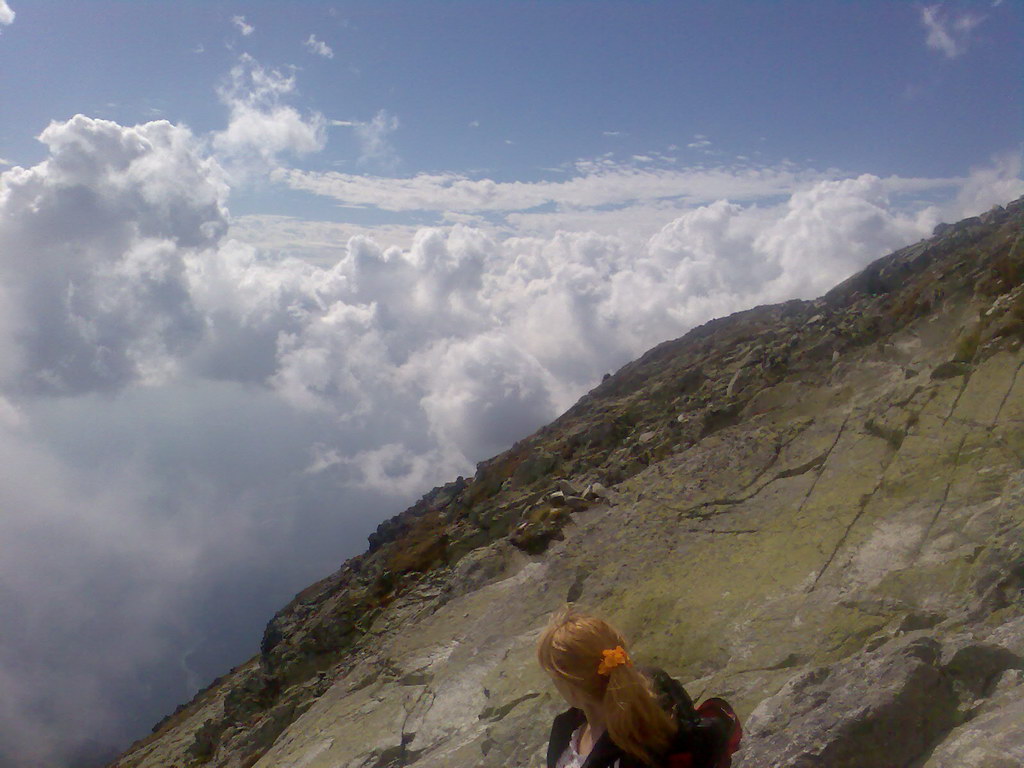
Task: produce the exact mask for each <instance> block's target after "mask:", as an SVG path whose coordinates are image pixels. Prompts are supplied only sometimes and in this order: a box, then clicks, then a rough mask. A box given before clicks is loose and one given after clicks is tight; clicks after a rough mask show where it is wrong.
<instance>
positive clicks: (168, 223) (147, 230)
mask: <svg viewBox="0 0 1024 768" xmlns="http://www.w3.org/2000/svg"><path fill="white" fill-rule="evenodd" d="M39 139H40V141H42V142H43V143H44V144H45V145H46V146H47V147H48V148H49V152H50V156H49V158H48V159H47V160H46V161H45V162H43V163H41V164H39V165H37V166H35V167H33V168H30V169H24V168H14V169H12V170H10V171H8V172H6V173H5V174H3V176H2V177H0V203H2V207H0V211H2V218H0V222H2V223H0V253H2V254H3V257H2V259H0V273H2V274H3V276H4V284H5V291H6V302H7V304H8V307H7V312H8V313H9V314H10V316H11V317H10V319H9V321H8V323H7V324H5V327H3V328H0V338H2V337H6V338H7V339H8V341H7V342H6V343H7V344H10V343H13V342H10V341H9V340H10V339H12V338H15V337H16V338H18V339H20V342H19V344H18V350H17V353H16V354H12V355H10V356H8V357H7V358H6V360H5V366H6V367H5V369H4V370H2V371H0V376H2V378H3V383H4V385H5V386H6V387H14V388H17V389H20V390H25V391H37V390H38V391H47V392H54V393H67V394H74V393H77V392H83V391H89V390H93V389H107V388H115V389H116V388H118V387H120V386H123V385H124V384H125V383H127V382H129V381H132V380H135V379H138V378H159V377H161V376H162V375H163V374H164V373H165V372H166V370H167V368H168V366H171V367H173V360H174V358H175V356H176V355H178V354H180V353H181V352H182V351H183V350H184V349H186V348H187V347H188V346H189V345H190V344H191V343H193V342H194V340H195V339H196V338H197V337H198V336H199V335H200V334H201V332H202V326H203V320H202V318H201V317H200V316H199V315H198V314H197V313H196V311H195V309H194V307H193V306H192V302H191V299H190V297H189V293H188V289H187V286H186V284H185V277H184V269H185V267H184V261H183V258H184V256H185V255H186V254H188V253H191V252H194V251H196V250H201V249H204V248H209V247H212V246H213V245H214V244H215V243H216V242H217V240H218V239H219V238H220V237H221V235H222V234H223V232H224V231H225V230H226V228H227V221H226V218H225V216H226V212H225V210H224V207H223V200H224V197H225V195H226V187H225V186H224V184H223V181H222V179H221V174H220V171H219V168H218V166H217V165H216V163H214V162H212V161H210V160H208V159H205V158H203V157H202V156H201V155H200V154H199V148H198V145H197V142H196V141H195V140H194V138H193V137H192V135H191V134H190V133H189V131H188V130H187V129H185V128H181V127H178V126H173V125H171V124H170V123H167V122H163V121H161V122H154V123H148V124H146V125H144V126H137V127H135V128H122V127H121V126H119V125H117V124H116V123H112V122H109V121H105V120H93V119H90V118H87V117H83V116H81V115H79V116H76V117H75V118H73V119H71V120H69V121H68V122H66V123H52V124H51V125H50V126H49V127H48V128H47V129H46V130H45V131H43V133H42V134H41V135H40V137H39Z"/></svg>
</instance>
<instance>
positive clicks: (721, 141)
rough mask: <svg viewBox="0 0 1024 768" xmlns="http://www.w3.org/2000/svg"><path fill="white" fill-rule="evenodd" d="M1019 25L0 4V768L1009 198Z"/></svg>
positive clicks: (812, 15) (121, 742)
mask: <svg viewBox="0 0 1024 768" xmlns="http://www.w3.org/2000/svg"><path fill="white" fill-rule="evenodd" d="M1022 32H1024V19H1022V6H1021V4H1020V3H1017V2H1014V0H1004V1H1002V2H1001V1H1000V0H984V1H982V0H978V1H977V2H966V1H965V2H953V1H952V0H948V1H946V2H934V3H932V2H924V3H915V2H896V1H895V0H886V1H882V0H862V1H860V2H845V1H844V2H838V1H837V0H813V2H812V1H811V0H803V1H801V2H797V1H795V0H794V1H792V2H785V1H780V2H768V1H767V0H765V1H764V2H754V1H752V0H748V1H747V2H736V1H733V0H723V1H722V2H715V3H710V2H696V1H690V0H685V1H684V0H679V1H677V2H624V1H619V2H613V1H612V0H605V1H601V0H591V1H590V2H563V1H561V0H551V2H543V3H540V2H537V3H527V2H500V3H499V2H488V1H487V0H476V1H475V2H456V1H455V0H451V1H447V2H441V1H440V0H437V1H430V0H420V1H419V2H390V1H388V0H375V1H374V2H343V1H341V0H339V1H337V2H312V1H310V2H273V3H272V2H240V1H239V2H219V1H218V2H199V1H198V0H178V1H177V2H165V1H164V0H149V1H147V2H143V1H142V0H139V1H137V2H129V1H128V0H119V1H114V0H76V2H68V1H67V0H63V1H61V2H57V1H56V0H0V457H2V461H3V465H4V466H5V468H6V471H5V472H4V473H3V474H2V475H0V509H2V512H0V616H2V617H3V620H2V622H0V764H2V765H4V766H12V767H13V768H51V767H56V766H88V765H90V764H91V763H93V762H95V761H96V760H99V759H102V758H103V757H106V756H109V755H110V754H112V753H116V751H118V750H119V749H122V748H124V747H125V746H126V745H127V744H128V743H129V742H130V741H131V740H132V739H134V738H137V737H139V736H141V735H144V734H145V733H146V732H148V729H149V727H150V726H152V725H153V724H154V723H155V722H156V721H157V720H158V719H160V718H161V717H162V716H163V715H165V714H167V713H168V712H170V711H171V710H173V708H174V707H175V706H176V705H177V704H179V703H182V702H184V701H186V700H187V699H188V698H190V696H191V695H192V694H193V693H194V692H195V691H196V690H197V689H198V688H199V687H200V686H202V685H205V684H206V683H208V682H210V681H211V680H212V679H213V677H215V676H217V675H219V674H222V673H223V672H225V671H227V669H228V668H229V667H231V666H232V665H235V664H238V663H240V662H241V661H243V660H244V659H246V658H248V657H249V656H251V655H252V654H253V653H255V652H256V651H257V650H258V645H259V639H260V636H261V633H262V629H263V626H264V625H265V624H266V622H267V620H268V619H269V618H270V617H271V616H272V615H273V613H274V611H275V610H277V609H278V608H280V607H281V606H283V605H284V604H285V603H286V602H287V601H288V600H289V599H290V598H291V596H292V595H293V594H295V593H296V592H298V591H299V590H300V589H302V588H303V587H305V586H306V585H308V584H309V583H311V582H312V581H314V580H316V579H318V578H321V577H323V576H326V575H327V574H329V573H330V572H331V571H333V570H334V569H335V568H337V567H338V566H339V565H340V564H341V563H342V562H343V561H344V560H345V559H346V558H347V557H350V556H352V555H354V554H357V553H358V552H360V551H362V550H363V549H364V548H365V543H366V541H365V538H366V535H367V534H368V533H369V532H370V531H372V530H373V529H374V527H375V526H376V525H377V524H378V523H379V522H380V521H381V520H383V519H385V518H387V517H390V516H391V515H394V514H396V513H398V512H400V511H401V510H402V509H404V508H405V507H406V506H408V505H409V504H410V503H412V502H413V501H414V500H415V499H416V498H417V497H418V496H419V495H421V494H422V493H424V492H425V491H427V490H429V489H430V488H431V487H433V486H434V485H437V484H441V483H443V482H447V481H449V480H452V479H454V478H455V477H456V476H457V475H460V474H462V475H467V476H468V475H471V474H472V473H473V471H474V465H475V463H476V462H478V461H480V460H483V459H485V458H488V457H490V456H492V455H494V454H496V453H498V452H500V451H501V450H503V449H505V448H507V447H508V446H509V445H511V443H512V442H513V441H515V440H516V439H519V438H521V437H524V436H526V435H527V434H529V433H530V432H532V431H533V430H534V429H535V428H537V427H539V426H541V425H543V424H544V423H547V422H548V421H550V420H551V419H552V418H554V417H555V416H557V415H558V414H559V413H560V412H562V411H563V410H565V409H566V408H567V407H568V406H570V405H571V404H572V403H573V402H574V401H575V400H576V399H577V398H579V397H580V396H581V395H582V394H584V393H585V392H586V391H587V390H589V389H590V388H592V387H593V386H594V385H596V384H597V383H598V382H599V381H600V380H601V377H602V376H603V375H604V374H605V373H607V372H610V371H614V370H616V369H617V368H618V367H620V366H621V365H623V364H624V363H626V362H628V361H629V360H631V359H633V358H635V357H637V356H639V355H640V354H642V353H643V352H644V351H646V350H647V349H648V348H650V347H651V346H653V345H655V344H657V343H658V342H661V341H663V340H666V339H670V338H675V337H678V336H680V335H682V334H683V333H685V332H686V331H687V330H688V329H690V328H692V327H694V326H695V325H698V324H700V323H702V322H705V321H707V320H709V319H711V318H713V317H718V316H721V315H725V314H728V313H730V312H734V311H738V310H742V309H746V308H749V307H751V306H754V305H757V304H762V303H767V302H777V301H782V300H786V299H789V298H793V297H800V298H813V297H815V296H818V295H820V294H821V293H823V292H825V291H826V290H827V289H828V288H830V287H831V286H832V285H834V284H835V283H837V282H839V281H840V280H842V279H843V278H845V277H847V276H848V275H850V274H852V273H853V272H855V271H857V270H858V269H859V268H861V267H863V266H864V265H866V264H867V263H869V262H870V261H871V260H873V259H875V258H877V257H878V256H881V255H884V254H885V253H888V252H890V251H892V250H895V249H896V248H899V247H901V246H903V245H906V244H909V243H912V242H915V241H917V240H919V239H921V238H922V237H926V236H928V235H929V234H930V232H931V230H932V228H933V227H934V226H935V225H936V224H937V223H939V222H941V221H955V220H958V219H960V218H963V217H965V216H968V215H975V214H978V213H981V212H983V211H985V210H987V209H989V208H991V207H992V206H993V205H995V204H1001V203H1006V202H1008V201H1009V200H1012V199H1015V198H1016V197H1018V196H1020V195H1022V194H1024V182H1022V179H1021V140H1022V136H1024V133H1022V130H1021V129H1022V99H1021V84H1020V73H1021V72H1022V71H1024V66H1022V65H1024V62H1022V53H1021V47H1020V44H1019V43H1020V40H1021V39H1022Z"/></svg>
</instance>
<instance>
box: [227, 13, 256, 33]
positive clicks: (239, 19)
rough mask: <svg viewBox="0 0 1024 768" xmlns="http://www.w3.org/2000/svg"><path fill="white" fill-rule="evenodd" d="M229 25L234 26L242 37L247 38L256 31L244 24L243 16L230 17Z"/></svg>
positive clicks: (251, 26)
mask: <svg viewBox="0 0 1024 768" xmlns="http://www.w3.org/2000/svg"><path fill="white" fill-rule="evenodd" d="M231 23H232V24H234V25H235V28H236V29H237V30H238V31H239V32H241V33H242V35H243V37H248V36H249V35H251V34H252V33H253V32H255V31H256V27H254V26H253V25H252V24H249V23H248V22H246V20H245V16H232V17H231Z"/></svg>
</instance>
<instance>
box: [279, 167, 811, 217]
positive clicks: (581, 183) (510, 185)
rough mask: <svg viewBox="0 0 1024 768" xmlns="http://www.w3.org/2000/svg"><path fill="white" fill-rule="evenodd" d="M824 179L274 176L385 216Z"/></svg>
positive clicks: (766, 189) (615, 171)
mask: <svg viewBox="0 0 1024 768" xmlns="http://www.w3.org/2000/svg"><path fill="white" fill-rule="evenodd" d="M823 177H824V174H821V173H816V172H809V171H796V170H791V169H789V168H787V167H782V166H780V167H775V168H758V169H751V168H736V169H731V168H716V169H710V170H702V169H692V168H691V169H685V170H674V169H664V168H637V167H632V166H619V165H615V164H612V163H605V162H597V163H593V164H590V165H581V167H580V172H579V173H578V174H577V175H576V176H575V177H573V178H571V179H568V180H565V181H538V182H519V181H513V182H498V181H494V180H492V179H471V178H469V177H467V176H464V175H462V174H457V173H434V174H427V173H421V174H418V175H416V176H413V177H410V178H388V177H381V176H360V175H355V174H346V173H338V172H327V173H316V172H310V171H300V170H296V169H282V170H280V171H279V172H278V173H277V178H278V179H280V180H281V181H283V182H285V183H287V184H288V185H289V186H291V187H292V188H294V189H303V190H306V191H308V192H314V193H316V194H319V195H324V196H328V197H333V198H335V199H337V200H339V201H341V202H342V203H344V204H346V205H356V206H373V207H377V208H381V209H383V210H388V211H415V210H424V211H463V212H472V211H525V210H529V209H531V208H536V207H539V206H542V205H546V204H550V203H556V204H558V205H562V206H566V207H574V208H579V207H598V206H609V205H627V204H630V203H633V202H635V201H638V200H654V199H662V198H666V199H668V198H672V199H678V200H682V201H685V202H687V203H689V204H693V203H700V202H710V201H712V200H716V199H718V198H721V197H730V198H735V199H742V200H751V199H758V198H766V197H777V196H779V195H784V194H788V193H789V192H790V191H791V190H792V189H793V188H794V187H795V186H796V185H797V184H798V183H801V182H805V181H809V180H813V179H815V178H823Z"/></svg>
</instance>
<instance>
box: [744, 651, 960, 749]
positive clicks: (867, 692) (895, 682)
mask: <svg viewBox="0 0 1024 768" xmlns="http://www.w3.org/2000/svg"><path fill="white" fill-rule="evenodd" d="M940 653H941V647H940V645H939V643H938V642H937V641H936V640H935V639H934V638H932V637H929V636H927V635H921V634H917V633H915V634H911V635H908V636H907V637H905V638H899V639H897V640H894V641H891V642H889V643H887V644H885V645H883V646H882V647H881V648H878V649H877V650H875V651H869V652H863V653H860V654H856V655H855V656H853V657H852V658H850V659H848V660H846V661H844V662H841V663H839V664H837V665H835V666H834V667H832V668H817V669H812V670H810V671H807V672H804V673H802V674H800V675H798V676H797V677H795V678H793V679H792V680H790V681H789V682H788V683H787V684H786V685H785V686H783V688H782V690H780V691H779V693H777V694H776V695H775V696H772V697H771V698H769V699H767V700H765V701H763V702H762V703H761V704H760V705H758V707H757V708H756V709H755V710H754V712H753V713H752V714H751V715H750V719H749V721H748V723H747V729H746V730H747V733H746V735H745V737H744V740H745V742H746V746H745V747H744V749H743V750H742V751H741V752H740V758H739V760H737V761H736V763H735V764H736V766H737V768H754V767H755V766H766V765H771V766H774V767H775V768H811V766H828V768H892V766H904V765H908V764H909V763H910V762H911V761H912V760H915V759H917V758H919V757H921V756H922V755H923V754H925V753H926V752H927V751H928V749H929V748H930V747H931V746H932V744H933V743H934V742H935V741H936V740H938V739H939V738H940V737H941V736H942V735H943V734H945V733H946V732H947V731H949V730H950V729H951V728H952V727H953V726H954V725H955V724H956V718H957V708H958V703H959V701H958V699H957V696H956V692H955V691H954V687H953V684H952V682H951V681H950V680H949V679H948V678H947V677H946V676H945V675H944V674H943V672H942V670H941V668H940Z"/></svg>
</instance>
